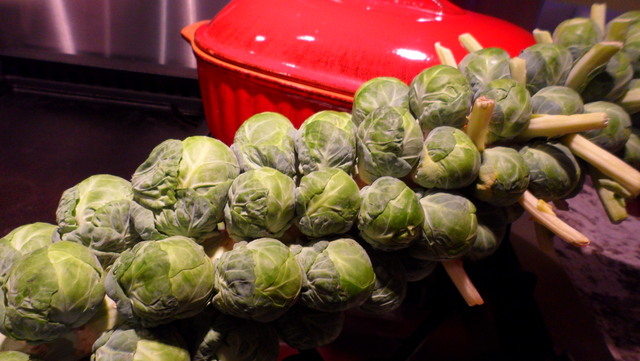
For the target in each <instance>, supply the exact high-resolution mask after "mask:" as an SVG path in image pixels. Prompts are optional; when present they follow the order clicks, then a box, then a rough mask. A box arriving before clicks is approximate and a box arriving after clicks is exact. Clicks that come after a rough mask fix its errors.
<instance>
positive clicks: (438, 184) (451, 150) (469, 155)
mask: <svg viewBox="0 0 640 361" xmlns="http://www.w3.org/2000/svg"><path fill="white" fill-rule="evenodd" d="M480 162H481V159H480V152H479V151H478V148H476V146H475V144H473V141H472V140H471V139H470V138H469V137H468V136H467V135H466V134H465V133H464V132H463V131H461V130H460V129H456V128H453V127H447V126H443V127H438V128H435V129H433V130H432V131H431V132H429V135H428V136H427V138H426V139H425V141H424V144H423V149H422V155H421V157H420V161H419V162H418V165H417V166H416V168H415V169H414V170H413V171H412V173H411V178H412V179H413V181H414V182H415V183H416V184H418V185H420V186H422V187H425V188H441V189H457V188H463V187H466V186H468V185H469V184H471V183H473V181H474V180H475V179H476V177H477V176H478V171H479V170H480Z"/></svg>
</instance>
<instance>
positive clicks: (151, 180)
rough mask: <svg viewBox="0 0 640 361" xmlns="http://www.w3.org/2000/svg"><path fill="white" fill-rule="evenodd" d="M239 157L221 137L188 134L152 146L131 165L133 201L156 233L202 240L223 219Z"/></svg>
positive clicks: (235, 175) (237, 168)
mask: <svg viewBox="0 0 640 361" xmlns="http://www.w3.org/2000/svg"><path fill="white" fill-rule="evenodd" d="M239 172H240V170H239V166H238V161H237V159H236V157H235V155H234V154H233V152H232V151H231V149H229V147H227V146H226V145H225V144H224V143H222V142H221V141H219V140H217V139H214V138H211V137H206V136H192V137H187V138H185V139H184V140H182V141H180V140H175V139H168V140H166V141H164V142H162V143H160V144H159V145H158V146H156V147H155V148H154V149H153V150H152V151H151V154H150V155H149V157H148V158H147V159H146V160H145V161H144V162H143V163H142V164H141V165H140V166H139V167H138V169H136V171H135V173H134V174H133V177H132V180H131V183H132V185H133V192H134V199H135V200H136V201H137V202H138V203H140V204H141V205H142V206H144V207H145V208H148V209H151V210H152V211H153V212H154V214H155V224H156V228H157V230H158V231H160V232H161V233H163V234H164V235H166V236H174V235H177V236H184V237H189V238H193V239H195V240H196V241H197V242H203V241H204V240H206V239H207V238H209V237H211V236H212V235H214V234H216V232H217V228H218V223H220V222H221V221H222V220H223V218H224V205H225V203H226V201H227V191H228V190H229V187H230V186H231V182H232V181H233V179H234V178H235V177H237V176H238V174H239Z"/></svg>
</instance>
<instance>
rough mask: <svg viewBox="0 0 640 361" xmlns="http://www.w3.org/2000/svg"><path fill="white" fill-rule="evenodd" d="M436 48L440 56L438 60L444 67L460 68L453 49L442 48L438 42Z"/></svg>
mask: <svg viewBox="0 0 640 361" xmlns="http://www.w3.org/2000/svg"><path fill="white" fill-rule="evenodd" d="M435 48H436V54H437V55H438V59H440V63H442V64H444V65H450V66H452V67H454V68H457V67H458V64H457V63H456V59H455V58H454V56H453V53H452V52H451V49H449V48H447V47H444V46H442V45H441V44H440V42H437V43H436V44H435Z"/></svg>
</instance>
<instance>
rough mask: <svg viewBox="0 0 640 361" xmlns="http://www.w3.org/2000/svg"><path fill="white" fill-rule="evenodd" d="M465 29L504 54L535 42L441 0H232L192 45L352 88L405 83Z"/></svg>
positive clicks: (327, 86)
mask: <svg viewBox="0 0 640 361" xmlns="http://www.w3.org/2000/svg"><path fill="white" fill-rule="evenodd" d="M466 32H468V33H471V34H472V35H473V36H474V37H475V38H476V39H477V40H478V42H479V43H480V44H481V45H482V46H483V47H493V46H496V47H501V48H503V49H505V50H506V51H507V52H508V53H510V54H511V56H515V55H518V54H519V53H520V51H521V50H522V49H524V48H526V47H527V46H529V45H532V44H533V43H534V39H533V36H532V35H531V33H530V32H528V31H526V30H524V29H522V28H520V27H518V26H516V25H513V24H511V23H508V22H506V21H503V20H499V19H496V18H493V17H489V16H485V15H481V14H477V13H473V12H470V11H466V10H463V9H461V8H459V7H457V6H455V5H453V4H451V3H449V2H447V1H444V0H432V1H429V0H422V1H420V0H414V1H411V0H233V1H231V2H230V3H229V4H228V5H227V6H226V7H225V8H224V9H222V11H221V12H220V13H218V15H217V16H216V17H214V18H213V19H212V20H211V21H209V22H205V23H204V24H203V25H200V26H199V27H198V28H197V30H196V31H195V34H194V39H193V45H194V48H196V47H197V49H194V50H198V51H201V52H203V53H206V54H207V55H209V56H211V57H212V58H215V59H216V60H217V61H220V62H224V63H227V64H229V65H232V66H234V67H239V68H244V69H247V70H250V71H251V72H255V73H257V74H263V75H265V76H268V77H275V78H279V79H283V80H286V81H291V82H295V83H299V84H305V85H308V86H311V87H313V88H317V89H324V90H328V91H330V92H335V93H337V94H344V95H347V96H352V95H353V94H354V93H355V91H356V90H357V89H358V87H360V85H361V84H362V83H363V82H365V81H367V80H369V79H371V78H374V77H377V76H394V77H397V78H399V79H401V80H403V81H405V82H407V83H409V82H410V81H411V80H412V79H413V77H414V76H416V75H417V74H418V73H419V72H420V71H422V70H424V69H425V68H427V67H429V66H432V65H435V64H438V63H439V60H438V58H437V56H436V53H435V48H434V44H435V43H436V42H440V43H441V44H442V45H443V46H445V47H448V48H450V49H451V50H452V52H453V54H454V56H455V58H456V60H457V61H460V60H461V59H462V58H463V57H464V55H465V54H466V53H467V51H466V50H465V49H464V48H463V47H462V46H461V45H460V43H459V41H458V36H459V35H460V34H463V33H466Z"/></svg>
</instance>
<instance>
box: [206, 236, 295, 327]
mask: <svg viewBox="0 0 640 361" xmlns="http://www.w3.org/2000/svg"><path fill="white" fill-rule="evenodd" d="M302 282H303V274H302V270H301V269H300V266H299V265H298V263H297V262H296V260H295V259H294V257H293V255H292V254H291V252H290V250H289V248H288V247H287V246H285V245H284V244H283V243H282V242H280V241H278V240H277V239H272V238H259V239H256V240H254V241H251V242H248V243H247V242H238V243H236V244H235V245H234V247H233V249H232V250H231V251H228V252H225V253H223V254H222V256H221V257H220V258H218V259H217V260H216V261H215V295H214V296H213V299H212V301H211V302H212V304H213V306H214V307H216V308H217V309H218V310H220V311H222V312H223V313H226V314H228V315H231V316H235V317H240V318H247V319H251V320H255V321H260V322H269V321H273V320H275V319H276V318H278V317H280V316H281V315H282V314H284V313H285V312H286V311H287V310H288V309H289V308H290V307H291V306H292V305H293V304H294V303H295V302H296V301H297V299H298V296H299V295H300V289H301V287H302Z"/></svg>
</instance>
